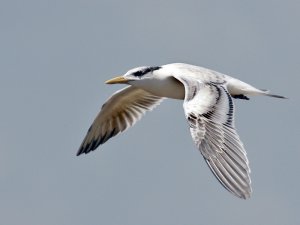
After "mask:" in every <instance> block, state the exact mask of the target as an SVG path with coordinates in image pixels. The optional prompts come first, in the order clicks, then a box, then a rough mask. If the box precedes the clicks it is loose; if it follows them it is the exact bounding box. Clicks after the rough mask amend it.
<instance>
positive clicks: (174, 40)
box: [0, 0, 300, 225]
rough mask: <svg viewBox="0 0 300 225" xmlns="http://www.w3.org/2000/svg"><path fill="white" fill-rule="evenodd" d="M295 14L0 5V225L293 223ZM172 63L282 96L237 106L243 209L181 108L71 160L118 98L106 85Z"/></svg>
mask: <svg viewBox="0 0 300 225" xmlns="http://www.w3.org/2000/svg"><path fill="white" fill-rule="evenodd" d="M299 10H300V3H299V1H258V0H257V1H248V2H246V1H192V0H189V1H163V2H162V1H34V0H29V1H14V0H13V1H1V2H0V31H1V35H0V49H1V51H0V103H1V117H0V124H1V126H0V199H1V202H0V215H1V216H0V217H1V224H2V223H3V224H6V225H17V224H31V225H39V224H44V225H52V224H59V225H67V224H73V225H77V224H78V225H81V224H106V225H110V224H111V225H115V224H122V225H127V224H128V225H133V224H143V225H152V224H155V225H159V224H161V225H172V224H189V225H196V224H232V225H235V224H236V225H240V224H245V225H247V224H272V225H274V224H280V225H281V224H299V223H300V219H299V217H298V213H299V210H300V208H299V205H300V198H299V197H298V191H299V189H300V182H299V179H298V177H299V175H298V171H299V170H300V165H299V163H298V161H299V158H300V152H299V151H300V149H299V144H298V136H299V133H300V131H299V127H298V126H299V119H298V118H299V114H300V110H299V98H298V96H299V94H298V93H297V92H296V91H297V89H298V88H299V71H300V61H299V52H300V47H299V40H300V29H299V21H300V15H299ZM170 62H187V63H191V64H196V65H200V66H205V67H208V68H212V69H215V70H217V71H220V72H223V73H226V74H228V75H232V76H235V77H237V78H239V79H241V80H244V81H246V82H249V83H251V84H253V85H254V86H257V87H259V88H266V89H271V90H272V91H273V92H274V93H277V94H282V95H286V96H288V97H289V98H290V99H289V100H286V101H284V100H279V99H272V98H266V97H259V98H251V101H236V106H237V110H236V111H237V114H236V125H237V129H238V131H239V134H240V136H241V139H242V140H243V142H244V145H245V147H246V150H247V152H248V157H249V159H250V165H251V168H252V174H251V176H252V182H253V189H254V192H253V196H252V198H251V199H249V200H247V201H244V200H240V199H237V198H235V197H234V196H232V195H230V194H229V193H228V192H227V191H226V190H224V189H223V188H222V187H221V185H219V183H218V182H217V181H216V179H215V178H214V177H213V175H212V174H211V172H210V171H209V169H208V168H207V166H206V164H205V162H204V161H203V159H202V156H201V154H200V153H199V152H198V151H197V150H196V148H195V146H194V144H193V142H192V139H191V137H190V134H189V131H188V127H187V123H186V121H185V118H184V114H183V109H182V102H180V101H175V100H168V101H165V102H164V103H163V104H162V105H161V106H160V107H158V108H157V109H155V110H154V111H153V112H151V113H149V114H147V116H145V117H144V118H143V120H142V121H141V122H139V123H138V124H137V125H136V126H135V127H133V128H132V129H130V130H128V131H127V132H126V133H124V134H122V135H120V136H118V137H116V138H114V139H112V140H110V141H109V142H107V143H106V144H105V145H103V146H101V147H100V148H99V149H98V150H97V151H96V152H93V153H91V154H89V155H87V156H81V157H76V156H75V154H76V151H77V149H78V147H79V145H80V143H81V141H82V139H83V137H84V135H85V133H86V131H87V128H88V127H89V125H90V123H91V122H92V120H93V119H94V117H95V115H96V114H97V113H98V110H99V109H100V107H101V105H102V103H103V102H104V101H105V100H106V99H107V98H108V97H109V96H110V95H111V94H112V93H113V92H114V91H116V90H117V89H119V88H121V86H108V85H105V84H104V81H105V80H107V79H109V78H111V77H113V76H114V75H117V74H120V73H121V74H122V73H124V72H126V71H127V70H128V69H131V68H132V67H136V66H141V65H161V64H166V63H170Z"/></svg>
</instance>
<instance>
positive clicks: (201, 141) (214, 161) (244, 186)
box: [175, 77, 252, 198]
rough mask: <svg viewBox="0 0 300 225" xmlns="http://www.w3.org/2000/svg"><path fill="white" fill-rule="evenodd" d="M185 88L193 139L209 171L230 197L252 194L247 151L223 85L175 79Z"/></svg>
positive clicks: (231, 102) (184, 105) (187, 114)
mask: <svg viewBox="0 0 300 225" xmlns="http://www.w3.org/2000/svg"><path fill="white" fill-rule="evenodd" d="M175 78H176V79H178V80H179V81H181V82H182V83H183V84H184V87H185V100H184V104H183V107H184V111H185V116H186V118H187V120H188V123H189V126H190V132H191V135H192V138H193V140H194V142H195V144H196V145H197V147H198V148H199V150H200V152H201V153H202V155H203V157H204V159H205V161H206V162H207V164H208V166H209V168H210V169H211V171H212V172H213V173H214V175H215V176H216V177H217V179H218V180H219V181H220V183H221V184H222V185H223V186H224V187H225V188H226V189H227V190H228V191H230V192H231V193H233V194H234V195H236V196H238V197H240V198H248V197H250V194H251V192H252V190H251V180H250V176H249V175H250V168H249V163H248V159H247V156H246V151H245V149H244V147H243V144H242V142H241V141H240V138H239V136H238V134H237V132H236V130H235V128H234V103H233V100H232V98H231V96H230V94H229V93H228V91H227V89H226V87H225V86H224V85H222V84H221V83H219V84H217V83H201V82H200V81H197V80H192V79H190V80H186V79H184V78H181V77H175Z"/></svg>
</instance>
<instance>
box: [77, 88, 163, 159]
mask: <svg viewBox="0 0 300 225" xmlns="http://www.w3.org/2000/svg"><path fill="white" fill-rule="evenodd" d="M162 100H163V98H161V97H158V96H155V95H153V94H150V93H149V92H147V91H144V90H142V89H139V88H136V87H132V86H129V87H126V88H124V89H122V90H119V91H117V92H116V93H114V94H113V95H112V96H111V97H110V98H109V99H108V100H107V101H106V103H105V104H103V106H102V108H101V110H100V112H99V114H98V115H97V117H96V119H95V120H94V122H93V123H92V125H91V127H90V128H89V130H88V132H87V134H86V136H85V138H84V140H83V142H82V144H81V146H80V147H79V150H78V152H77V155H80V154H82V153H85V154H87V153H89V152H90V151H93V150H95V149H96V148H97V147H98V146H99V145H101V144H103V143H105V142H106V141H108V140H109V139H110V138H112V137H113V136H115V135H117V134H118V133H120V132H122V131H125V130H126V129H128V128H129V127H131V126H133V125H134V124H135V123H136V122H137V121H138V120H140V119H141V118H142V116H143V115H144V114H145V113H146V111H149V110H152V109H153V108H154V107H155V106H157V105H159V104H160V102H161V101H162Z"/></svg>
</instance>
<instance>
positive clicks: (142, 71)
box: [105, 66, 161, 84]
mask: <svg viewBox="0 0 300 225" xmlns="http://www.w3.org/2000/svg"><path fill="white" fill-rule="evenodd" d="M160 68H161V67H159V66H143V67H137V68H134V69H131V70H129V71H128V72H127V73H125V74H124V75H123V76H118V77H115V78H112V79H110V80H108V81H106V82H105V83H106V84H132V83H135V82H136V81H139V80H146V79H151V78H152V77H153V72H154V71H156V70H159V69H160Z"/></svg>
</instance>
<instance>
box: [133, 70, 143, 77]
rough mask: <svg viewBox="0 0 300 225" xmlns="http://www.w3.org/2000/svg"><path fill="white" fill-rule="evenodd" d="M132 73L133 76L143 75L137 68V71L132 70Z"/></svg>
mask: <svg viewBox="0 0 300 225" xmlns="http://www.w3.org/2000/svg"><path fill="white" fill-rule="evenodd" d="M132 75H133V76H135V77H141V76H143V75H144V73H143V72H142V71H140V70H139V71H136V72H134V73H133V74H132Z"/></svg>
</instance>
